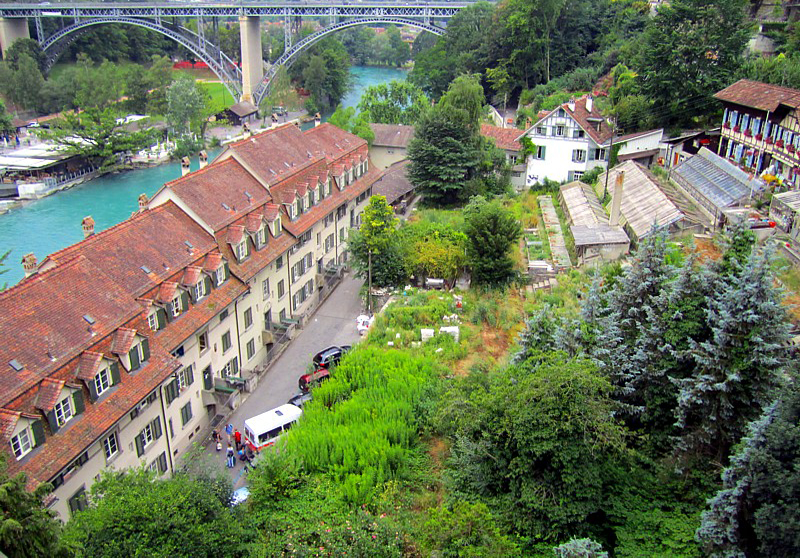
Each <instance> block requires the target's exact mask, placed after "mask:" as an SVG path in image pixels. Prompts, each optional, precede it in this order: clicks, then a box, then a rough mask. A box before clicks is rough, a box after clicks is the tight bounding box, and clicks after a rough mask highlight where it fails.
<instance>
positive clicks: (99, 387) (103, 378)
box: [94, 368, 111, 396]
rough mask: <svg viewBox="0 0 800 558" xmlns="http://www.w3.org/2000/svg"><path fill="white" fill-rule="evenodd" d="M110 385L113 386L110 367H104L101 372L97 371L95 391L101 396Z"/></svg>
mask: <svg viewBox="0 0 800 558" xmlns="http://www.w3.org/2000/svg"><path fill="white" fill-rule="evenodd" d="M110 387H111V376H110V375H109V373H108V368H103V369H102V370H101V371H100V372H98V373H97V376H95V377H94V388H95V391H96V392H97V395H98V396H99V395H101V394H102V393H104V392H105V391H106V390H108V388H110Z"/></svg>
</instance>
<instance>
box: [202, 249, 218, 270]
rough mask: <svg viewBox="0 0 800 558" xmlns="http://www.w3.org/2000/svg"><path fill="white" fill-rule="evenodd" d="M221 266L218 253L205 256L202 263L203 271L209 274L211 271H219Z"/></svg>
mask: <svg viewBox="0 0 800 558" xmlns="http://www.w3.org/2000/svg"><path fill="white" fill-rule="evenodd" d="M221 265H222V254H220V253H219V252H211V253H210V254H209V255H207V256H206V259H205V261H204V262H203V271H208V272H209V273H210V272H212V271H216V270H217V269H219V266H221Z"/></svg>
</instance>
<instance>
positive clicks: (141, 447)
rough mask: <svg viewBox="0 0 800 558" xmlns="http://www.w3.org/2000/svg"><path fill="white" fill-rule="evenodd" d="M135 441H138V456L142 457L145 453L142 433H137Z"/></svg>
mask: <svg viewBox="0 0 800 558" xmlns="http://www.w3.org/2000/svg"><path fill="white" fill-rule="evenodd" d="M134 441H135V442H136V457H141V456H142V454H143V453H144V444H143V443H142V435H141V434H137V435H136V438H135V439H134Z"/></svg>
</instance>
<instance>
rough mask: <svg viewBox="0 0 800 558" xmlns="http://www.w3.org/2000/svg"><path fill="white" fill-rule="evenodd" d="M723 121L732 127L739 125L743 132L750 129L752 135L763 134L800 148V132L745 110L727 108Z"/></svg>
mask: <svg viewBox="0 0 800 558" xmlns="http://www.w3.org/2000/svg"><path fill="white" fill-rule="evenodd" d="M722 118H723V119H722V121H723V122H725V123H727V124H728V125H729V126H730V127H732V128H733V127H735V126H739V129H740V131H741V132H745V131H750V133H751V134H752V135H758V134H763V137H764V138H772V140H773V141H774V142H777V141H783V142H784V144H785V145H793V146H794V147H795V148H797V149H800V134H797V133H794V132H791V131H790V130H787V129H786V128H784V127H783V126H780V125H779V124H773V123H772V122H770V121H769V120H766V119H762V118H761V117H758V116H752V115H749V114H747V113H744V112H739V111H736V110H728V109H725V114H724V115H723V117H722Z"/></svg>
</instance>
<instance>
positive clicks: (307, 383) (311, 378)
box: [297, 368, 331, 393]
mask: <svg viewBox="0 0 800 558" xmlns="http://www.w3.org/2000/svg"><path fill="white" fill-rule="evenodd" d="M330 377H331V372H330V370H328V369H327V368H318V369H317V370H315V371H314V372H312V373H311V374H303V375H302V376H300V379H299V380H298V381H297V386H298V387H299V388H300V391H302V392H303V393H306V392H307V391H308V390H309V389H311V387H312V386H315V385H319V384H320V383H322V382H324V381H325V380H327V379H328V378H330Z"/></svg>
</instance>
